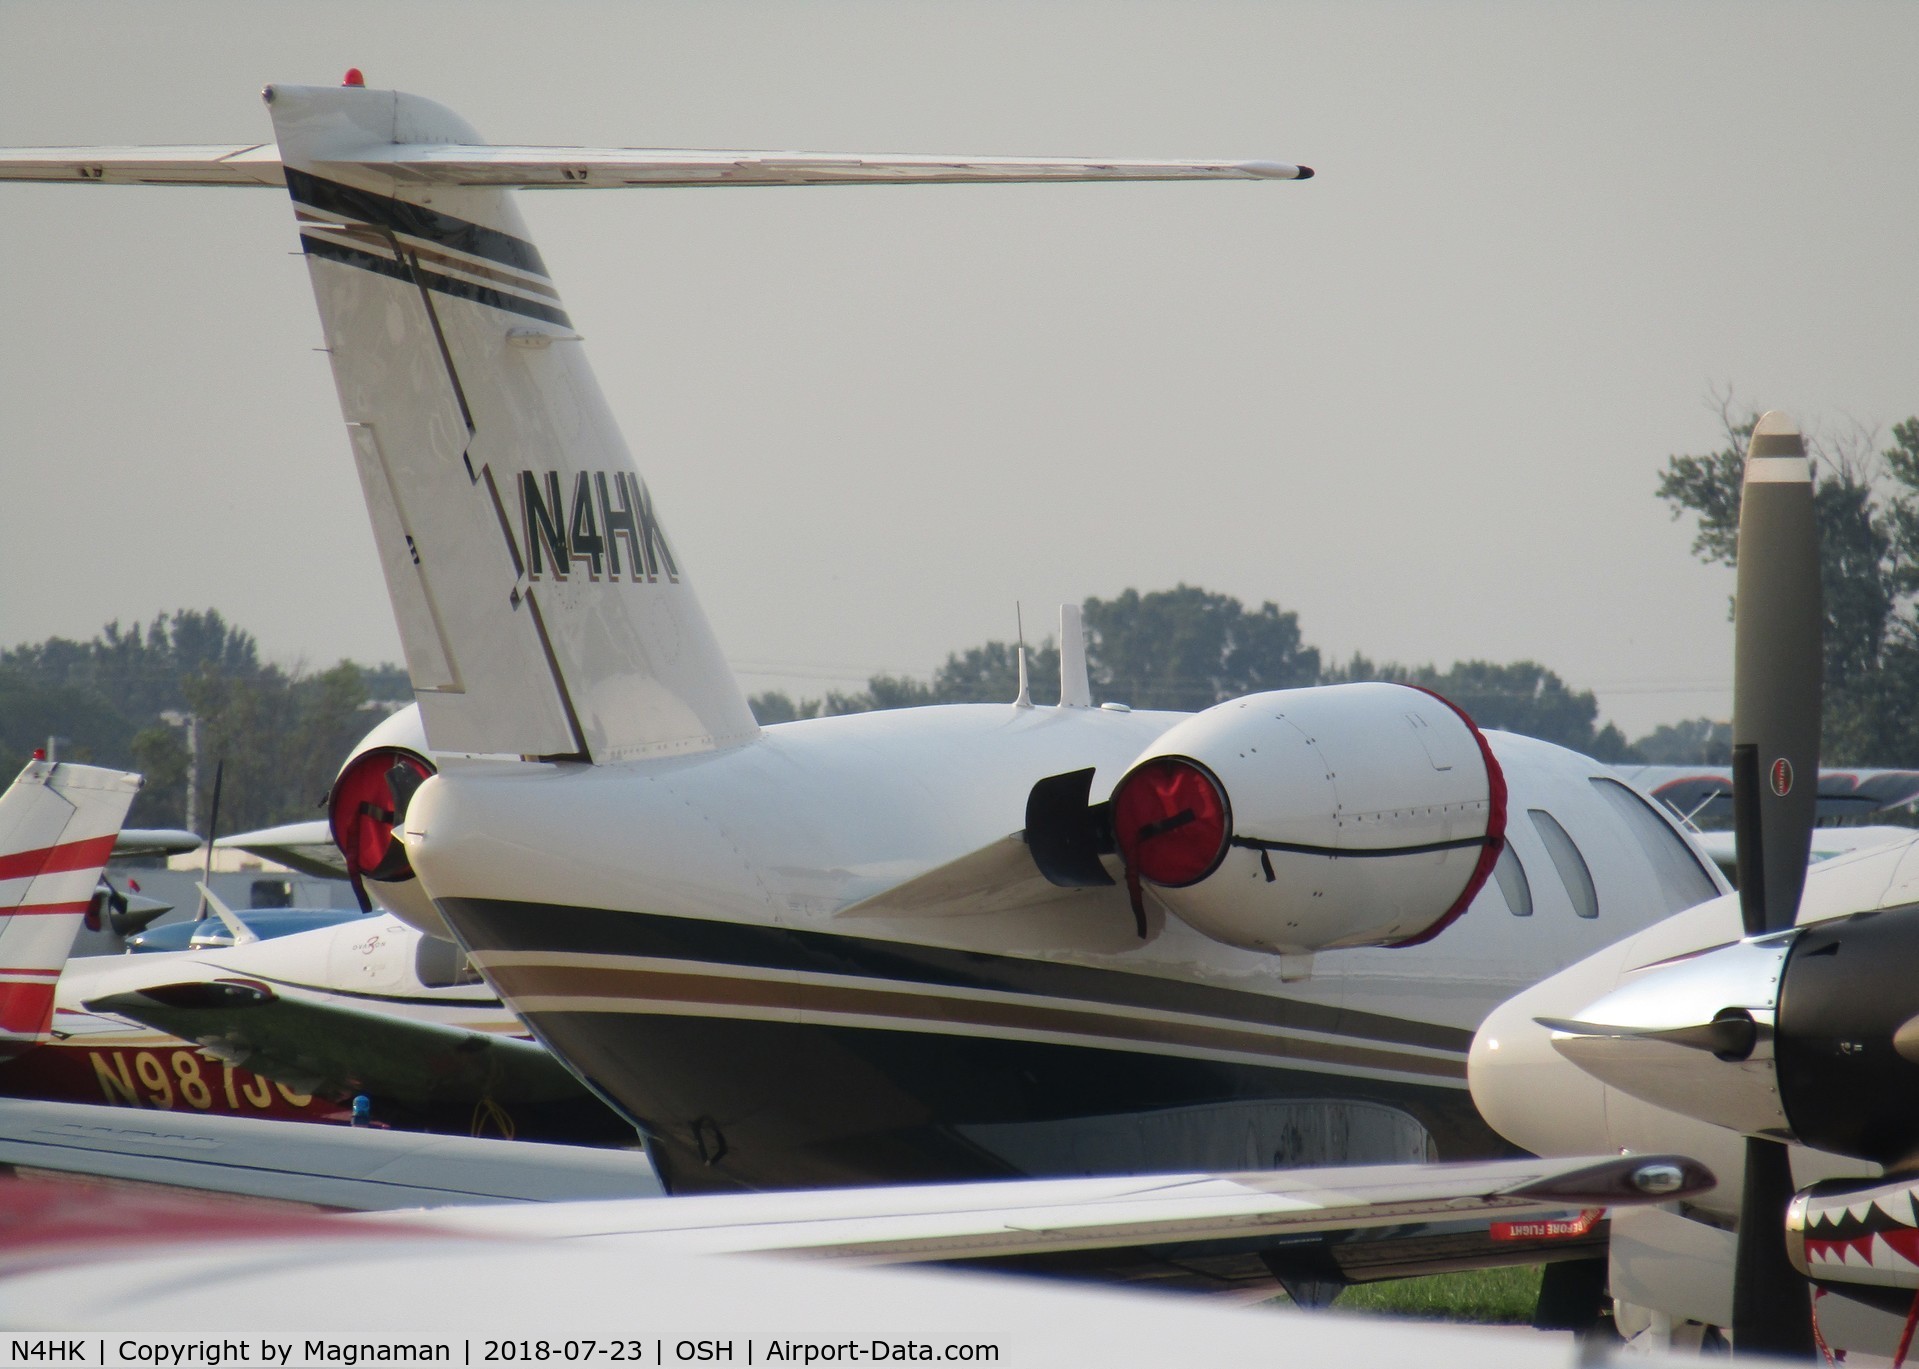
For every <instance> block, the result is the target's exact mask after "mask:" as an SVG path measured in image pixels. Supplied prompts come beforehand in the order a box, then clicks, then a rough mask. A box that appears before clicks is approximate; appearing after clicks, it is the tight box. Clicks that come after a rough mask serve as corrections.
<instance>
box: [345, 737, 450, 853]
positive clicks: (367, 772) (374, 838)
mask: <svg viewBox="0 0 1919 1369" xmlns="http://www.w3.org/2000/svg"><path fill="white" fill-rule="evenodd" d="M395 766H399V767H403V768H404V769H405V770H407V771H410V772H411V773H412V774H413V775H414V776H416V777H417V778H418V779H421V780H424V779H426V778H427V777H429V776H430V775H432V774H433V764H432V762H430V761H428V760H427V759H426V758H425V757H424V756H419V755H415V754H414V753H413V752H411V751H406V750H402V749H401V748H399V747H397V746H378V747H375V748H374V749H373V750H371V751H363V752H361V753H360V754H359V755H358V756H355V757H354V758H353V759H352V761H350V762H349V763H348V764H347V767H346V769H344V770H342V771H341V772H340V777H339V778H338V779H336V780H335V781H334V782H333V792H332V793H331V794H329V795H328V796H327V824H328V826H329V827H331V828H332V829H333V843H334V845H336V846H338V847H339V848H340V854H341V855H343V856H345V857H346V863H347V870H348V872H349V873H351V874H355V875H360V876H363V877H365V878H367V879H377V880H382V881H387V882H391V881H395V880H403V879H411V878H412V877H413V867H412V866H411V865H409V864H407V859H406V848H405V847H404V846H402V845H401V844H400V843H399V842H398V841H397V840H395V839H394V836H393V829H394V827H395V826H396V825H397V824H398V823H399V820H400V817H401V815H402V813H403V812H404V811H405V810H404V808H403V806H402V804H401V803H400V801H399V799H398V798H397V797H396V795H395V794H394V789H393V770H394V767H395ZM405 787H406V788H407V792H408V794H409V796H410V794H411V791H412V786H405Z"/></svg>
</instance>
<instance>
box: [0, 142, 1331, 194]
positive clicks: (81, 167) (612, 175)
mask: <svg viewBox="0 0 1919 1369" xmlns="http://www.w3.org/2000/svg"><path fill="white" fill-rule="evenodd" d="M327 165H329V166H338V167H343V168H361V169H366V170H375V171H378V172H381V173H383V174H386V175H390V176H393V177H394V178H396V179H399V180H405V181H412V182H418V183H426V184H439V185H491V186H501V187H508V188H520V189H539V190H594V189H608V188H618V187H624V186H655V187H671V186H693V185H863V184H864V185H944V184H966V183H974V184H977V183H983V182H1020V181H1194V180H1253V181H1293V180H1306V179H1308V178H1309V177H1311V175H1312V174H1313V172H1312V168H1310V167H1304V166H1295V165H1293V164H1291V163H1288V162H1268V161H1203V160H1191V159H1187V160H1173V161H1152V160H1142V159H1137V158H1127V159H1114V158H1105V159H1100V158H1089V157H943V156H924V155H895V154H875V153H853V152H726V151H692V150H679V149H661V150H654V149H646V148H625V147H500V146H480V145H475V144H459V143H455V144H439V143H425V144H408V143H393V144H383V145H379V146H373V147H369V148H367V149H366V150H365V153H364V154H363V155H361V156H357V157H354V158H352V159H350V160H334V161H331V162H329V163H327ZM0 180H7V181H57V182H62V183H71V182H76V181H78V182H91V183H97V184H100V185H214V186H218V185H229V186H235V185H237V186H284V185H285V184H286V177H285V174H284V171H283V170H282V168H281V165H280V155H279V151H278V149H277V148H275V147H274V146H273V145H272V144H270V143H262V144H230V145H195V146H183V147H16V148H0Z"/></svg>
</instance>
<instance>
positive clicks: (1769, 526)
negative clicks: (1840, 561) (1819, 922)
mask: <svg viewBox="0 0 1919 1369" xmlns="http://www.w3.org/2000/svg"><path fill="white" fill-rule="evenodd" d="M1737 595H1738V597H1737V599H1736V600H1735V601H1734V608H1733V704H1732V708H1733V723H1732V729H1733V730H1732V741H1733V829H1734V832H1735V833H1736V835H1737V839H1738V845H1739V908H1740V914H1741V917H1742V918H1743V920H1744V922H1745V928H1746V935H1748V936H1758V935H1760V934H1761V933H1764V932H1773V931H1779V930H1781V929H1783V928H1786V927H1790V926H1792V925H1793V922H1794V920H1795V918H1796V917H1797V916H1798V912H1799V895H1800V891H1801V890H1802V889H1803V888H1804V886H1805V882H1806V859H1807V856H1808V854H1809V852H1810V850H1811V845H1812V824H1813V815H1814V807H1815V804H1816V803H1817V800H1818V790H1819V785H1818V776H1819V707H1820V686H1821V680H1822V676H1823V670H1824V664H1825V661H1824V650H1823V647H1822V645H1821V628H1822V625H1823V620H1824V607H1823V602H1822V599H1821V596H1820V588H1819V534H1818V530H1817V528H1816V527H1815V526H1814V523H1813V516H1812V463H1811V462H1809V461H1808V460H1807V459H1806V447H1805V442H1804V441H1803V440H1802V439H1801V437H1800V435H1799V429H1798V427H1797V425H1795V424H1794V423H1793V421H1792V420H1791V419H1790V418H1788V417H1786V416H1785V415H1784V414H1781V413H1767V414H1765V415H1764V416H1762V417H1761V418H1760V420H1759V421H1758V423H1757V424H1755V425H1754V427H1753V430H1752V441H1751V443H1750V444H1749V445H1748V446H1747V449H1746V477H1745V485H1744V487H1743V491H1742V494H1741V497H1740V508H1739V572H1738V584H1737ZM1755 848H1756V849H1755Z"/></svg>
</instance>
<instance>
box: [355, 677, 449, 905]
mask: <svg viewBox="0 0 1919 1369" xmlns="http://www.w3.org/2000/svg"><path fill="white" fill-rule="evenodd" d="M426 751H427V746H426V731H425V729H424V728H423V727H422V726H421V724H420V710H419V707H418V706H417V705H414V706H410V707H407V708H403V709H401V710H400V711H399V712H397V713H395V714H393V715H392V716H391V717H389V718H387V719H386V720H385V721H384V722H382V723H381V724H380V725H379V726H378V727H375V728H374V729H373V730H372V731H371V732H369V733H367V735H366V736H365V737H363V738H361V739H360V744H359V745H358V746H356V747H354V748H353V753H352V754H351V755H349V756H348V757H347V759H346V764H344V765H342V766H341V767H340V773H339V774H338V775H337V776H335V777H334V780H333V788H332V790H331V791H330V792H329V793H328V794H327V823H328V826H329V827H330V828H331V830H332V832H333V844H334V845H336V846H338V847H339V848H340V854H341V855H342V856H343V857H344V858H345V860H346V866H347V874H348V877H349V878H351V879H352V880H353V881H354V883H355V885H356V886H357V887H358V888H359V890H360V891H361V892H362V893H363V894H365V895H366V896H367V897H368V898H370V899H371V900H372V901H373V902H374V903H377V904H379V906H380V907H382V908H384V909H385V910H386V911H387V912H389V913H392V914H393V915H394V916H395V917H397V918H399V919H400V921H402V922H404V923H406V924H407V925H408V926H409V927H412V928H413V929H414V930H416V931H420V932H424V933H426V934H427V935H428V936H436V937H439V938H440V939H441V940H443V941H451V940H453V932H452V930H451V929H450V928H449V927H448V926H447V925H446V920H445V919H444V918H442V917H441V916H440V910H439V909H438V908H435V907H434V906H433V900H432V899H430V898H428V897H427V896H426V890H425V889H423V888H421V887H420V881H419V880H418V879H416V878H415V877H414V874H413V866H412V865H411V864H410V863H409V862H408V860H407V855H406V848H405V847H404V846H403V845H402V844H401V843H400V840H399V837H398V836H397V835H396V832H397V829H398V827H399V824H400V819H401V818H402V817H404V816H405V814H406V806H407V803H408V801H409V800H410V799H411V798H412V797H413V791H414V790H415V789H417V788H419V786H420V785H421V784H422V783H424V782H425V780H426V779H427V778H428V777H429V776H431V775H432V774H433V773H434V770H435V766H434V764H433V762H432V761H430V760H428V759H427V758H426Z"/></svg>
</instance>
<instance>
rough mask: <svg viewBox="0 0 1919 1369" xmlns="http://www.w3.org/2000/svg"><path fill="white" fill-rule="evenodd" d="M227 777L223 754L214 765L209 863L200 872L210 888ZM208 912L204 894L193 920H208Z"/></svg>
mask: <svg viewBox="0 0 1919 1369" xmlns="http://www.w3.org/2000/svg"><path fill="white" fill-rule="evenodd" d="M226 777H227V762H226V758H225V757H224V756H222V757H221V758H220V760H219V761H218V762H216V763H215V764H214V767H213V802H212V804H211V805H209V807H208V809H207V864H206V869H205V870H203V871H201V874H200V882H201V883H202V884H204V885H206V886H207V887H208V888H212V887H213V843H214V840H215V839H216V838H217V837H218V836H219V835H220V786H221V784H222V783H224V782H225V780H226ZM188 821H192V819H191V818H189V819H188ZM207 912H208V908H207V900H206V896H205V895H204V894H203V895H201V897H200V911H199V912H198V913H196V914H195V915H194V919H193V920H194V921H195V922H205V921H206V920H207Z"/></svg>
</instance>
